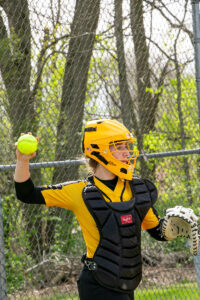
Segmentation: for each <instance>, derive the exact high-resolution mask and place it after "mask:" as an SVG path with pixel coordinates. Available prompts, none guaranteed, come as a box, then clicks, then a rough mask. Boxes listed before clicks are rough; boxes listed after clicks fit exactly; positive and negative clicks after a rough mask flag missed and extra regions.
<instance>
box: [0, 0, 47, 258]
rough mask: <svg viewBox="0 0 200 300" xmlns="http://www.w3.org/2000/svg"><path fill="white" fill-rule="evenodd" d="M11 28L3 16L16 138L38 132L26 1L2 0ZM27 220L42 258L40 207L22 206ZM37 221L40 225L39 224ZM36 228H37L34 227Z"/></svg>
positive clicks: (5, 73) (0, 32) (1, 45)
mask: <svg viewBox="0 0 200 300" xmlns="http://www.w3.org/2000/svg"><path fill="white" fill-rule="evenodd" d="M0 6H1V7H2V8H3V9H4V11H5V13H6V15H7V18H8V25H9V29H10V35H9V36H8V34H7V30H6V26H5V24H4V22H3V18H2V16H1V15H0V51H1V53H0V70H1V74H2V78H3V81H4V84H5V88H6V92H7V98H8V103H7V105H6V109H7V113H8V116H9V119H10V122H11V125H12V139H13V141H16V140H17V138H18V137H19V135H20V133H21V132H24V133H25V132H27V131H32V133H33V134H36V132H37V126H38V124H37V119H36V112H35V109H34V100H35V99H33V98H32V97H31V96H30V95H31V93H30V76H31V28H30V21H29V9H28V2H27V0H9V1H3V0H0ZM32 178H36V179H37V182H36V183H39V182H40V179H41V175H40V170H37V171H34V172H32ZM22 210H23V215H24V218H25V220H26V223H27V232H28V235H29V240H30V245H31V249H32V251H31V255H32V256H33V257H34V258H35V259H36V260H37V259H39V253H38V249H42V244H43V241H42V236H41V229H42V221H41V214H40V211H41V208H38V206H37V207H35V206H30V207H28V206H24V205H23V206H22ZM36 222H37V226H36ZM33 227H34V230H32V229H31V228H33Z"/></svg>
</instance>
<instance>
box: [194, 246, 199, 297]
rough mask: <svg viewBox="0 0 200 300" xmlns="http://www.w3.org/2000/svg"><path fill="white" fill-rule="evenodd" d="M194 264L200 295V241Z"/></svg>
mask: <svg viewBox="0 0 200 300" xmlns="http://www.w3.org/2000/svg"><path fill="white" fill-rule="evenodd" d="M194 266H195V271H196V277H197V283H198V288H199V295H200V243H199V250H198V253H197V255H196V256H194Z"/></svg>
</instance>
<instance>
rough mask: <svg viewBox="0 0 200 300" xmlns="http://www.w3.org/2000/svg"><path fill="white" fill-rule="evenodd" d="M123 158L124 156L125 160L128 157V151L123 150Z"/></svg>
mask: <svg viewBox="0 0 200 300" xmlns="http://www.w3.org/2000/svg"><path fill="white" fill-rule="evenodd" d="M123 156H124V157H125V158H127V157H129V156H130V153H129V151H128V150H127V149H125V151H124V152H123Z"/></svg>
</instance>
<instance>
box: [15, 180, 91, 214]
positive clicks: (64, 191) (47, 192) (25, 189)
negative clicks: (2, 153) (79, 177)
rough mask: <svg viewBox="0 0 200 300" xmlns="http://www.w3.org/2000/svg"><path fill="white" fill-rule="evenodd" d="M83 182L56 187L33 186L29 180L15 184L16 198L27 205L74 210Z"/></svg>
mask: <svg viewBox="0 0 200 300" xmlns="http://www.w3.org/2000/svg"><path fill="white" fill-rule="evenodd" d="M86 184H87V183H85V182H84V181H73V182H64V183H60V184H56V185H46V186H41V187H40V186H35V185H34V183H33V182H32V180H31V178H29V179H28V180H27V181H26V182H21V183H18V182H15V190H16V195H17V198H18V199H19V200H20V201H22V202H24V203H27V204H45V205H46V206H47V207H51V206H57V207H62V208H66V209H70V210H74V208H75V206H76V205H78V203H79V200H80V199H81V195H82V190H83V188H84V186H85V185H86Z"/></svg>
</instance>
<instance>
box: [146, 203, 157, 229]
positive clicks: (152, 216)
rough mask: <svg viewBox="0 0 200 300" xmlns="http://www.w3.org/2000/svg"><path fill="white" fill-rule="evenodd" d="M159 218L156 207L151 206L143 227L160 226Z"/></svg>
mask: <svg viewBox="0 0 200 300" xmlns="http://www.w3.org/2000/svg"><path fill="white" fill-rule="evenodd" d="M158 224H159V218H158V214H157V212H156V210H155V209H154V208H150V209H149V210H148V212H147V214H146V216H145V218H144V220H143V222H142V229H143V230H147V229H151V228H154V227H156V226H158Z"/></svg>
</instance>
